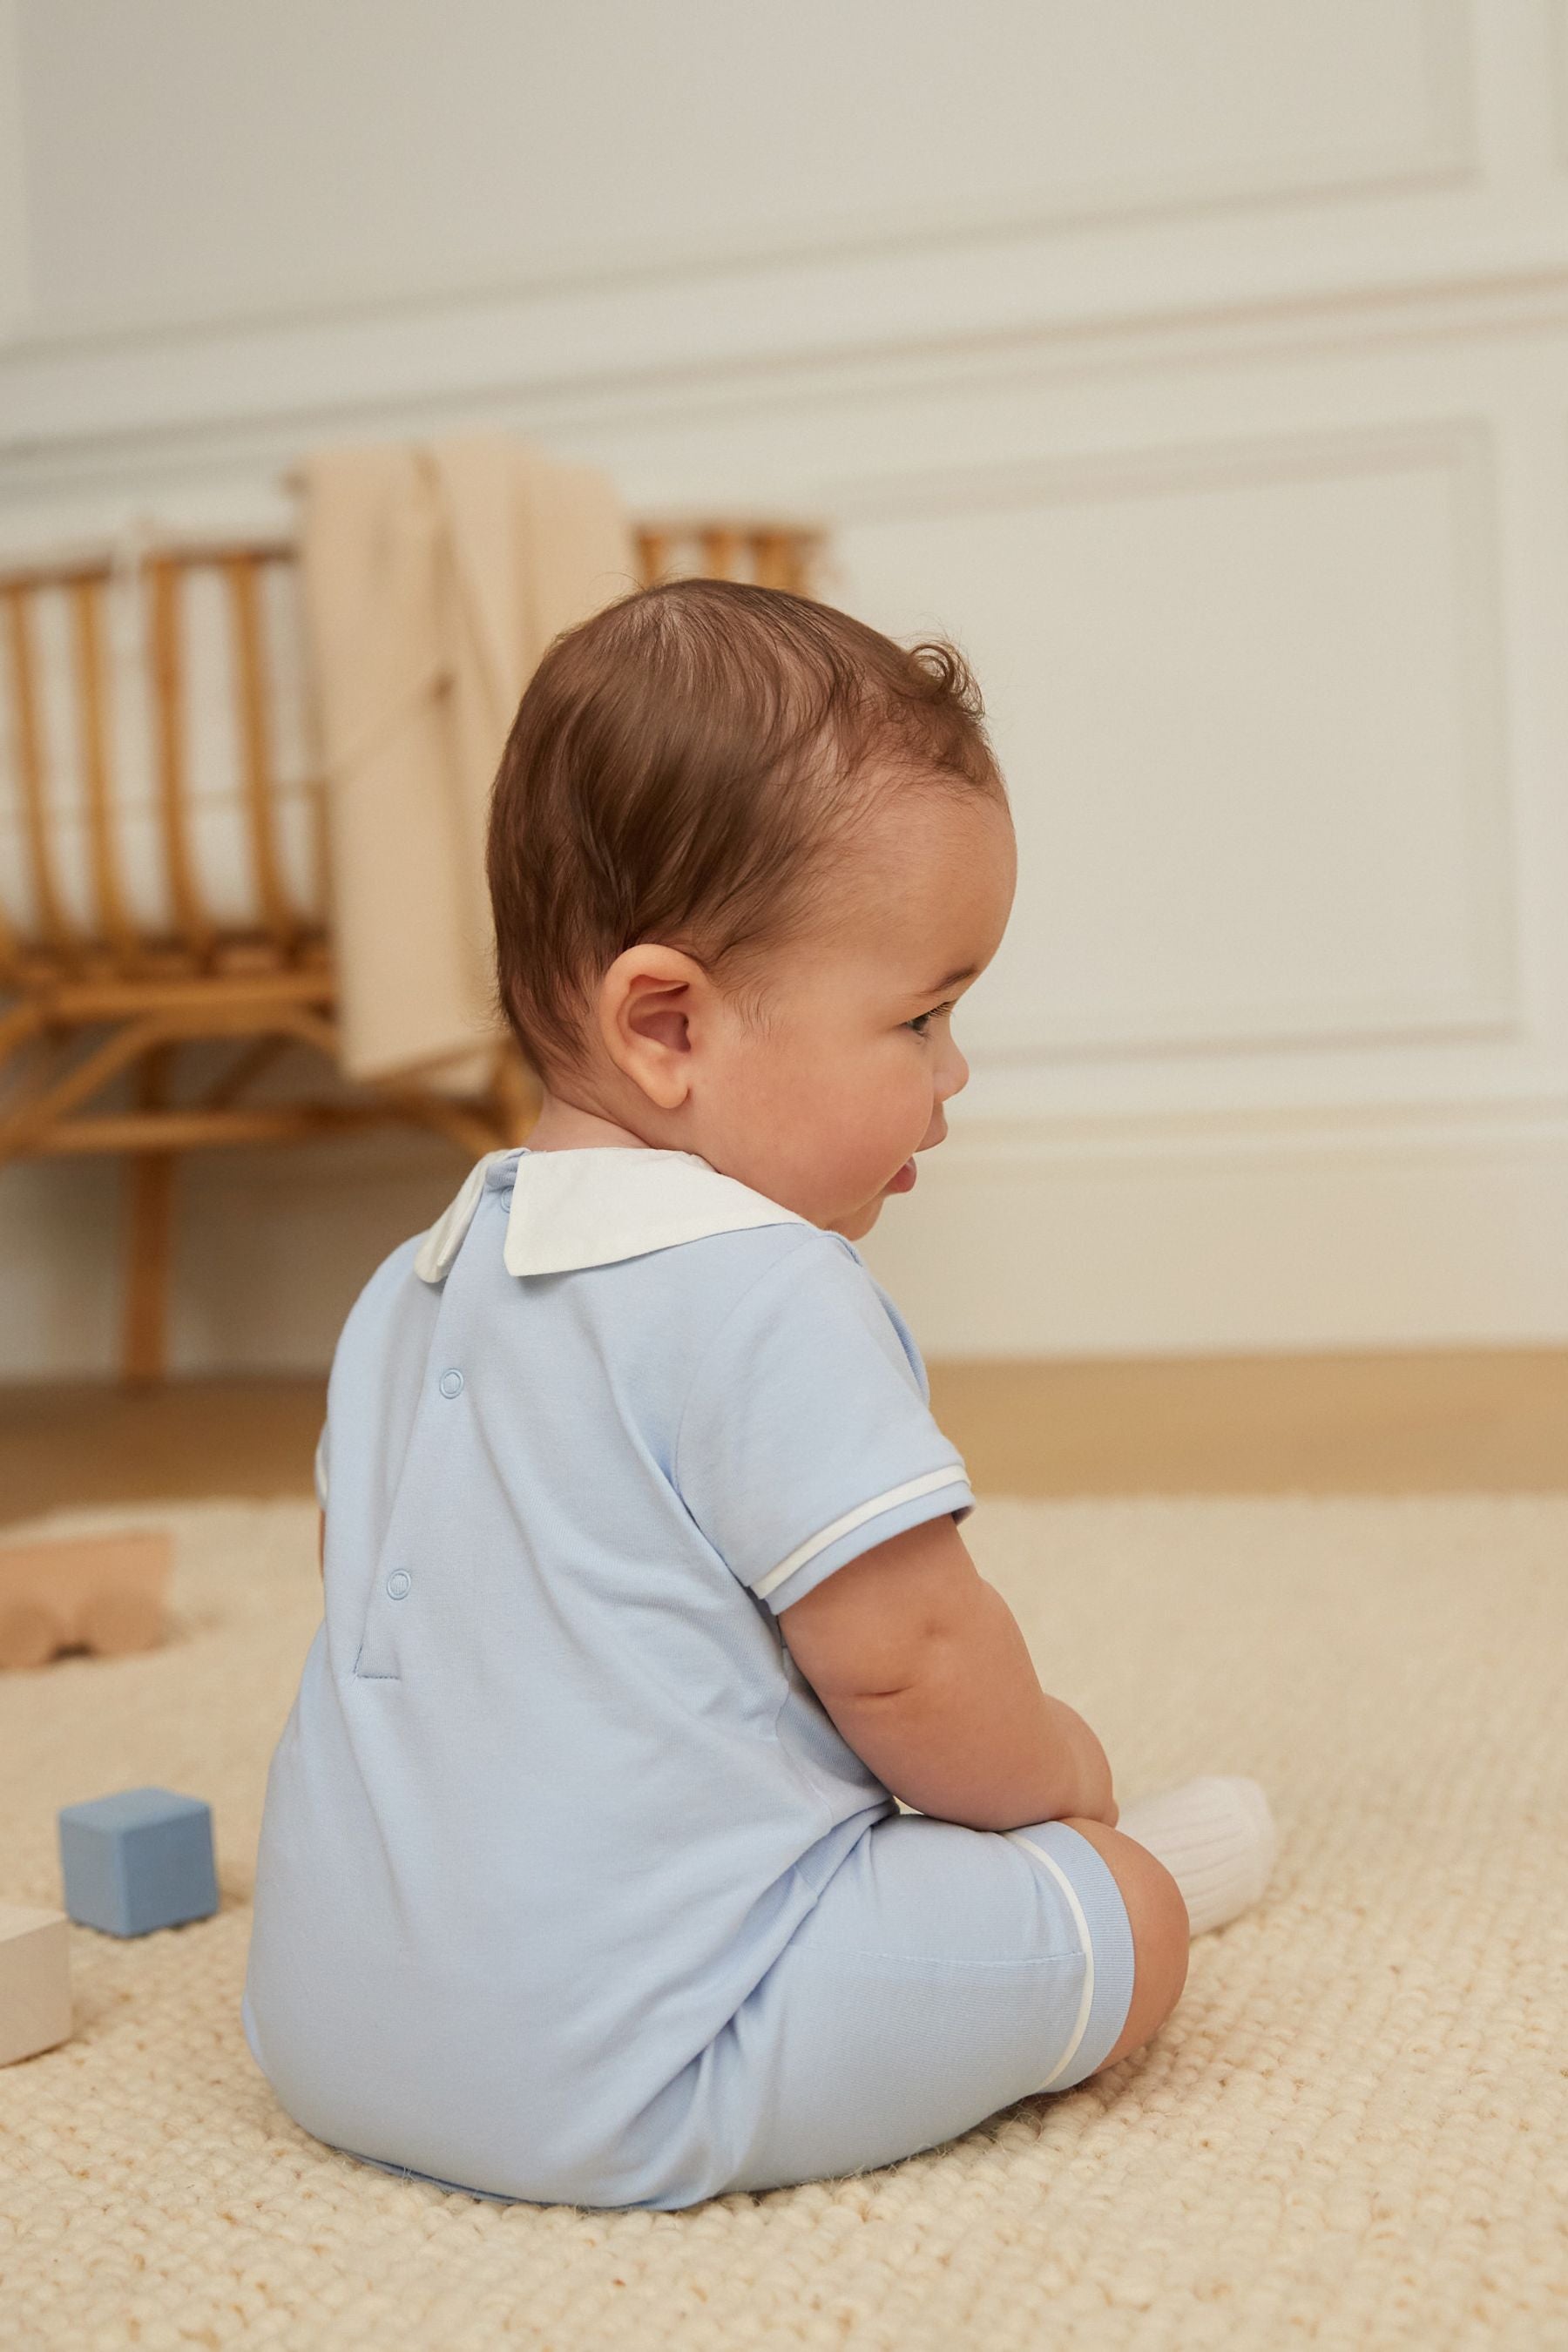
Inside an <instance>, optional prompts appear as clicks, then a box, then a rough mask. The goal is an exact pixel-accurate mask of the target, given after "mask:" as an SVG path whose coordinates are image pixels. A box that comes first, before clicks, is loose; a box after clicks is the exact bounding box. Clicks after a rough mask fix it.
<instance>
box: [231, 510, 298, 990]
mask: <svg viewBox="0 0 1568 2352" xmlns="http://www.w3.org/2000/svg"><path fill="white" fill-rule="evenodd" d="M259 563H260V559H259V558H258V557H255V556H251V555H247V554H244V553H239V554H234V555H227V556H226V557H225V558H224V559H223V572H224V577H225V578H226V581H227V583H228V597H229V617H230V620H231V623H232V625H233V631H234V659H235V673H236V676H237V680H238V684H239V708H240V722H241V736H240V740H241V748H242V755H243V761H244V767H245V799H246V813H247V817H248V820H249V829H250V852H251V860H252V863H253V865H254V866H255V869H256V887H257V890H258V894H259V896H260V899H261V912H262V917H263V919H264V921H265V923H266V925H267V929H268V930H269V931H270V932H271V934H272V938H273V941H274V944H275V945H276V947H277V948H278V950H279V954H280V955H281V956H283V957H284V958H285V959H287V958H289V956H291V955H292V953H293V951H294V946H295V942H296V940H297V938H298V935H299V924H298V922H297V921H296V919H295V917H294V913H293V910H292V908H290V906H289V899H288V896H287V894H286V892H285V890H284V888H283V881H282V876H281V873H280V871H279V863H278V845H277V841H276V838H275V837H274V834H273V829H272V772H271V750H270V746H269V744H268V730H267V685H266V677H265V673H264V670H263V666H262V654H261V608H260V599H259V596H258V583H257V574H258V569H259Z"/></svg>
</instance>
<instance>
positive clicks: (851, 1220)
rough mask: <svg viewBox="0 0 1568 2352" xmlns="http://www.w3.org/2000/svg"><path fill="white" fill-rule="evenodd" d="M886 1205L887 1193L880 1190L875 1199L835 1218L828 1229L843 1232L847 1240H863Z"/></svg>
mask: <svg viewBox="0 0 1568 2352" xmlns="http://www.w3.org/2000/svg"><path fill="white" fill-rule="evenodd" d="M884 1205H885V1195H884V1194H882V1193H880V1192H879V1193H878V1194H877V1196H876V1198H875V1200H871V1201H867V1202H864V1204H863V1205H862V1206H861V1207H860V1208H858V1209H851V1210H849V1211H848V1212H847V1214H846V1215H844V1216H842V1217H835V1218H833V1219H832V1220H831V1222H830V1223H829V1224H828V1228H827V1230H828V1232H829V1233H832V1234H843V1236H844V1238H845V1240H846V1241H847V1242H858V1241H861V1240H863V1239H864V1238H865V1236H866V1235H867V1234H868V1233H869V1232H870V1230H871V1228H872V1226H873V1225H874V1224H875V1223H876V1222H877V1220H878V1218H879V1216H880V1215H881V1213H882V1210H883V1207H884Z"/></svg>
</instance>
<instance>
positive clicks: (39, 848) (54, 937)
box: [5, 586, 78, 966]
mask: <svg viewBox="0 0 1568 2352" xmlns="http://www.w3.org/2000/svg"><path fill="white" fill-rule="evenodd" d="M27 593H28V592H27V590H26V588H25V587H22V586H12V587H7V588H6V589H5V610H6V618H7V621H8V623H9V627H8V629H7V633H6V634H7V636H8V638H9V641H10V648H11V707H12V709H13V711H14V712H15V714H16V729H15V735H16V767H17V773H18V776H19V779H20V782H21V786H22V817H23V822H24V824H25V826H26V835H27V862H28V864H29V865H30V866H31V867H32V872H33V896H34V898H35V900H36V902H37V910H38V924H39V928H40V929H41V930H42V932H43V935H44V938H45V940H46V941H47V944H48V947H49V949H50V950H51V951H52V952H53V953H54V954H55V955H56V956H58V958H59V960H60V961H61V962H62V963H64V964H67V965H69V966H74V965H75V964H76V962H77V961H78V959H77V954H76V947H75V942H74V941H73V940H72V938H71V934H70V929H69V927H68V924H67V922H66V919H65V913H64V910H63V908H61V905H60V894H59V892H58V889H57V888H56V887H55V869H54V861H53V859H52V857H51V856H50V855H49V827H48V814H47V810H46V808H45V805H44V749H43V737H42V734H41V732H40V730H39V726H38V688H37V674H36V671H35V667H34V662H33V632H32V625H31V616H30V614H29V613H28V610H27Z"/></svg>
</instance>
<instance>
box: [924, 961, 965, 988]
mask: <svg viewBox="0 0 1568 2352" xmlns="http://www.w3.org/2000/svg"><path fill="white" fill-rule="evenodd" d="M976 969H977V967H976V966H975V965H973V964H972V963H966V964H965V965H964V966H963V969H962V970H961V971H950V972H949V973H948V974H947V975H946V977H945V978H944V979H942V980H937V981H933V982H931V986H930V987H929V988H922V989H921V992H920V993H921V995H922V996H945V994H946V993H947V991H948V990H949V989H950V988H956V987H957V986H958V983H959V982H960V981H961V980H973V977H974V974H975V971H976Z"/></svg>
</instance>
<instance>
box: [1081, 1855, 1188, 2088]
mask: <svg viewBox="0 0 1568 2352" xmlns="http://www.w3.org/2000/svg"><path fill="white" fill-rule="evenodd" d="M1065 1826H1066V1827H1067V1828H1068V1829H1069V1830H1077V1832H1078V1833H1079V1837H1084V1838H1087V1839H1088V1840H1089V1843H1090V1845H1091V1846H1093V1848H1094V1850H1095V1852H1096V1853H1098V1854H1100V1856H1101V1858H1102V1859H1103V1861H1104V1863H1105V1866H1106V1868H1107V1869H1108V1870H1109V1871H1110V1874H1111V1876H1112V1878H1114V1879H1115V1881H1116V1884H1117V1886H1118V1888H1119V1889H1120V1891H1121V1900H1122V1901H1123V1903H1124V1904H1125V1905H1126V1906H1127V1916H1128V1919H1129V1921H1130V1922H1131V1928H1132V1947H1133V1951H1134V1953H1135V1955H1136V1971H1135V1974H1134V1978H1133V1984H1132V2004H1131V2008H1130V2009H1129V2011H1128V2012H1127V2022H1126V2024H1125V2025H1124V2026H1123V2027H1122V2029H1121V2032H1120V2033H1119V2034H1118V2035H1117V2037H1116V2040H1115V2042H1113V2043H1112V2045H1111V2047H1110V2050H1109V2051H1108V2052H1107V2053H1106V2055H1105V2056H1104V2057H1103V2058H1102V2059H1101V2060H1100V2064H1099V2065H1098V2066H1097V2067H1096V2068H1095V2069H1094V2072H1095V2073H1096V2074H1104V2072H1105V2070H1106V2068H1107V2067H1108V2066H1114V2065H1115V2064H1116V2063H1117V2061H1118V2059H1120V2058H1125V2057H1126V2055H1127V2053H1128V2052H1129V2051H1131V2050H1142V2047H1143V2044H1144V2043H1145V2042H1148V2041H1151V2040H1152V2037H1153V2036H1154V2035H1155V2034H1156V2033H1157V2032H1159V2030H1160V2028H1161V2026H1162V2025H1163V2023H1164V2022H1165V2020H1166V2019H1167V2018H1168V2017H1169V2015H1170V2014H1171V2011H1173V2009H1174V2008H1175V2006H1176V2003H1177V2002H1178V2001H1179V2000H1180V1999H1181V1997H1182V1991H1183V1988H1184V1986H1185V1984H1186V1981H1187V1960H1188V1958H1189V1956H1190V1954H1191V1951H1192V1940H1193V1939H1192V1932H1191V1928H1190V1925H1189V1922H1188V1918H1187V1906H1186V1905H1185V1904H1184V1901H1183V1900H1182V1890H1181V1888H1180V1887H1179V1886H1178V1885H1177V1884H1176V1882H1175V1880H1174V1879H1173V1877H1172V1875H1171V1874H1170V1872H1169V1871H1168V1870H1167V1869H1166V1868H1165V1865H1164V1864H1163V1862H1157V1861H1156V1860H1155V1858H1154V1856H1153V1855H1152V1853H1150V1852H1149V1849H1148V1848H1147V1846H1142V1845H1140V1844H1139V1843H1137V1841H1136V1840H1135V1839H1133V1838H1130V1837H1126V1836H1124V1835H1123V1834H1122V1832H1121V1830H1108V1829H1107V1828H1106V1826H1105V1823H1104V1822H1086V1821H1079V1820H1078V1819H1076V1818H1074V1817H1071V1816H1069V1817H1068V1820H1067V1822H1066V1823H1065Z"/></svg>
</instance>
